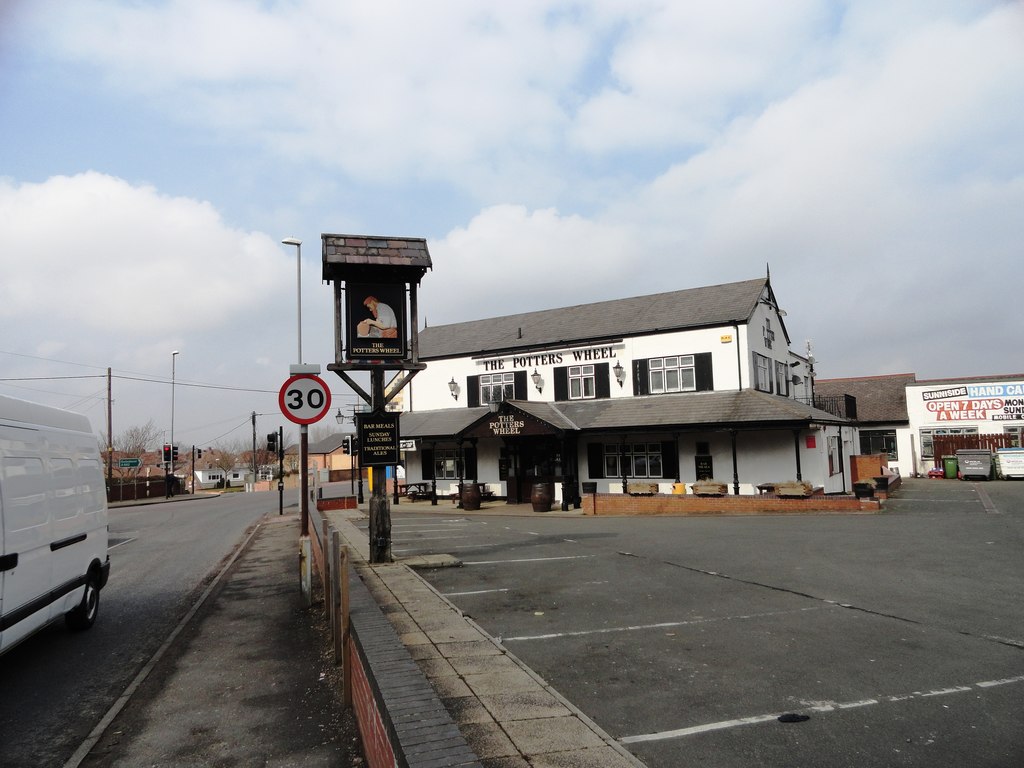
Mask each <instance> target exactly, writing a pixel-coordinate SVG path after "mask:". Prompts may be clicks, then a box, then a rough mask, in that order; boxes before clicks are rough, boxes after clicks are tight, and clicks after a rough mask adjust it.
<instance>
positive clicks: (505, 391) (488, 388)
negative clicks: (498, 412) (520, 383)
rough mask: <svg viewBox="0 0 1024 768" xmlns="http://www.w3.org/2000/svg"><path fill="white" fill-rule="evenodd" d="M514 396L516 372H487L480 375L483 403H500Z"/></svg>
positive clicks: (481, 399)
mask: <svg viewBox="0 0 1024 768" xmlns="http://www.w3.org/2000/svg"><path fill="white" fill-rule="evenodd" d="M514 398H515V374H514V373H485V374H483V375H481V376H480V402H481V403H500V402H501V401H502V400H512V399H514Z"/></svg>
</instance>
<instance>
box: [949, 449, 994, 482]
mask: <svg viewBox="0 0 1024 768" xmlns="http://www.w3.org/2000/svg"><path fill="white" fill-rule="evenodd" d="M956 459H957V464H958V466H959V467H960V477H961V478H967V477H976V478H978V479H980V480H988V479H989V478H990V477H991V476H992V451H989V450H987V449H985V448H980V449H971V448H968V449H963V450H959V451H957V452H956Z"/></svg>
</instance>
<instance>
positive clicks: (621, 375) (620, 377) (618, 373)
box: [612, 360, 626, 387]
mask: <svg viewBox="0 0 1024 768" xmlns="http://www.w3.org/2000/svg"><path fill="white" fill-rule="evenodd" d="M612 371H614V372H615V380H616V381H617V382H619V386H620V387H621V386H622V384H623V383H624V382H625V381H626V369H625V368H623V367H622V363H620V362H619V361H617V360H616V361H615V367H614V368H612Z"/></svg>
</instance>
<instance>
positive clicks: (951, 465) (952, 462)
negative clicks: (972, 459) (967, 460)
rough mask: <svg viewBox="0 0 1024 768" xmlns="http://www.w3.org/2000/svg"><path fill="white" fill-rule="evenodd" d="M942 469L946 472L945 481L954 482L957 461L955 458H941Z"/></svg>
mask: <svg viewBox="0 0 1024 768" xmlns="http://www.w3.org/2000/svg"><path fill="white" fill-rule="evenodd" d="M942 468H943V469H944V470H945V471H946V474H945V478H946V479H947V480H956V471H957V460H956V456H943V457H942Z"/></svg>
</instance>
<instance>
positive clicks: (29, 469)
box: [0, 438, 53, 646]
mask: <svg viewBox="0 0 1024 768" xmlns="http://www.w3.org/2000/svg"><path fill="white" fill-rule="evenodd" d="M0 439H2V438H0ZM0 493H3V515H4V520H3V523H4V529H5V531H4V549H5V550H6V552H8V553H14V554H16V555H17V558H18V559H17V567H15V568H11V569H8V570H7V571H6V572H5V573H4V585H3V590H4V602H3V617H2V618H0V633H2V634H0V642H2V643H3V646H7V645H12V644H14V643H16V642H18V641H19V640H20V639H21V638H22V637H24V636H26V635H28V634H30V633H31V632H34V631H36V630H37V629H39V628H40V627H41V626H43V625H44V624H46V623H47V622H48V621H49V620H50V604H49V602H48V596H43V595H40V594H39V593H40V586H41V585H47V586H48V585H49V584H50V575H51V570H50V566H51V559H50V541H51V540H52V539H53V526H52V525H51V524H50V516H49V511H48V499H47V493H46V475H45V473H44V471H43V460H42V458H41V457H38V456H16V455H14V456H12V455H8V456H3V457H2V458H0ZM46 592H47V593H48V592H49V590H48V589H47V590H46Z"/></svg>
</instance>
